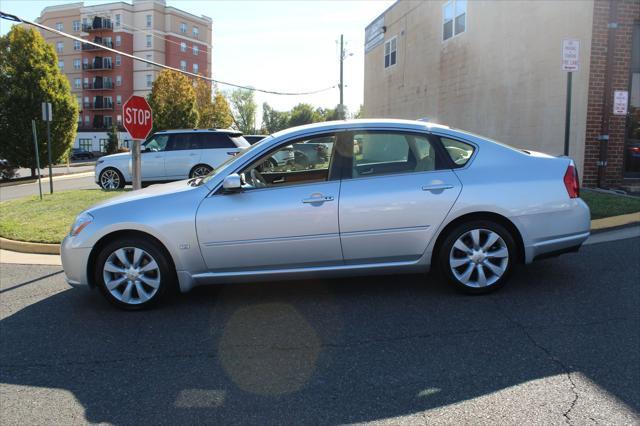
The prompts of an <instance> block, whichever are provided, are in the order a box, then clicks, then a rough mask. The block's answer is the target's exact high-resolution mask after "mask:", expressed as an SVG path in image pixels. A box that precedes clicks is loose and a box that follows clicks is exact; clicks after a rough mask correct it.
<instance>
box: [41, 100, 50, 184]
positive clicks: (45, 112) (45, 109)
mask: <svg viewBox="0 0 640 426" xmlns="http://www.w3.org/2000/svg"><path fill="white" fill-rule="evenodd" d="M51 120H53V113H52V109H51V102H43V103H42V121H46V122H47V156H48V157H49V192H50V193H52V194H53V170H52V166H51V127H50V124H51Z"/></svg>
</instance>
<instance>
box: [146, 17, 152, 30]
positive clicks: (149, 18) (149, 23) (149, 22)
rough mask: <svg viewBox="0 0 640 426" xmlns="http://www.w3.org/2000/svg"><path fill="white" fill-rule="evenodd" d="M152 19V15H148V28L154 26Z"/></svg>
mask: <svg viewBox="0 0 640 426" xmlns="http://www.w3.org/2000/svg"><path fill="white" fill-rule="evenodd" d="M152 19H153V18H152V16H151V15H147V28H151V25H152V24H153V22H152Z"/></svg>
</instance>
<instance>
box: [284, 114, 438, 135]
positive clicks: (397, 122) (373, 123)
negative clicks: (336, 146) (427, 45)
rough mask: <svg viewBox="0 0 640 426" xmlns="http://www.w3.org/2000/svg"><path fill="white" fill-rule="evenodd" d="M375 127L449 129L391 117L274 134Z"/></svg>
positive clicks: (346, 121) (307, 127)
mask: <svg viewBox="0 0 640 426" xmlns="http://www.w3.org/2000/svg"><path fill="white" fill-rule="evenodd" d="M375 128H387V129H389V128H397V129H405V130H406V129H414V130H432V129H443V130H449V129H450V128H449V127H448V126H443V125H441V124H436V123H431V122H428V121H417V120H401V119H389V118H366V119H353V120H336V121H325V122H321V123H313V124H305V125H303V126H298V127H292V128H290V129H285V130H281V131H279V132H277V133H274V134H273V136H281V135H293V134H298V133H300V134H303V133H307V132H317V131H323V130H326V131H332V130H348V129H375Z"/></svg>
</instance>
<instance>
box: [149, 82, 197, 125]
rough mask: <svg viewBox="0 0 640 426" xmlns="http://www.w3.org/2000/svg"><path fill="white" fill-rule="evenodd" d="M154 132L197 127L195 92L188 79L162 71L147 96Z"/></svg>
mask: <svg viewBox="0 0 640 426" xmlns="http://www.w3.org/2000/svg"><path fill="white" fill-rule="evenodd" d="M148 100H149V105H150V106H151V109H152V110H153V128H154V130H166V129H193V128H196V127H198V119H199V116H198V110H197V107H196V91H195V90H194V88H193V84H192V82H191V80H189V78H188V77H186V76H185V75H183V74H180V73H179V72H176V71H171V70H165V71H162V72H161V73H160V74H159V75H158V78H157V79H156V80H155V81H154V82H153V86H152V87H151V93H150V94H149V98H148Z"/></svg>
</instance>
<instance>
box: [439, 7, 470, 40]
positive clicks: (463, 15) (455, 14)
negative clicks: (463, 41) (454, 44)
mask: <svg viewBox="0 0 640 426" xmlns="http://www.w3.org/2000/svg"><path fill="white" fill-rule="evenodd" d="M466 29H467V0H450V1H448V2H447V3H445V4H444V5H443V6H442V40H448V39H450V38H451V37H453V36H456V35H458V34H460V33H463V32H465V30H466Z"/></svg>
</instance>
